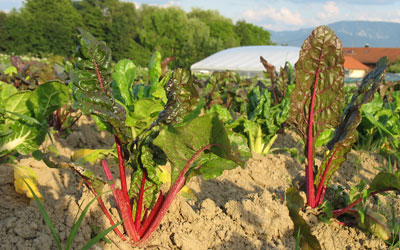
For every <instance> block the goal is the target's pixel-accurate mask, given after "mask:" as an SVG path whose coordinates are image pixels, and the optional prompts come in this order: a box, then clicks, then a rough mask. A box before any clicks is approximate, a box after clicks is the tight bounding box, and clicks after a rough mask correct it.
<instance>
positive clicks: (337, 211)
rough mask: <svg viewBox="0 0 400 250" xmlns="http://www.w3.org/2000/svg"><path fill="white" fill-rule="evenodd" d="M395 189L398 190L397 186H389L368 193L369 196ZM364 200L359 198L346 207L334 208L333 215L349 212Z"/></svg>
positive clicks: (337, 215)
mask: <svg viewBox="0 0 400 250" xmlns="http://www.w3.org/2000/svg"><path fill="white" fill-rule="evenodd" d="M393 190H397V189H395V188H387V189H382V190H378V191H374V192H372V193H370V194H369V195H368V197H370V196H372V195H375V194H379V193H383V192H386V191H393ZM362 200H363V198H362V197H361V198H358V199H357V200H355V201H353V202H352V203H351V204H350V205H348V206H347V207H345V208H342V209H338V210H333V217H339V216H340V215H342V214H344V213H347V212H349V210H350V209H352V208H353V207H354V206H355V205H357V204H358V203H360V202H361V201H362Z"/></svg>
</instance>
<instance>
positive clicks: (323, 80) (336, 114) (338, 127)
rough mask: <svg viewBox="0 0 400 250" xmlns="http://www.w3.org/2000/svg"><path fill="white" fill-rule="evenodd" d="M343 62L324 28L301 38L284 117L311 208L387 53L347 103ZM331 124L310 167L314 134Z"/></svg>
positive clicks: (342, 154)
mask: <svg viewBox="0 0 400 250" xmlns="http://www.w3.org/2000/svg"><path fill="white" fill-rule="evenodd" d="M343 63H344V58H343V54H342V46H341V42H340V41H339V39H338V38H337V37H336V35H335V34H334V32H333V31H332V30H331V29H330V28H328V27H326V26H320V27H318V28H316V29H315V30H314V31H313V32H312V34H311V36H310V37H309V38H308V39H307V40H305V42H304V44H303V46H302V48H301V51H300V57H299V60H298V62H297V63H296V65H295V69H296V86H295V88H294V90H293V92H292V94H291V106H290V117H289V120H288V122H290V123H291V124H292V125H293V126H294V127H295V129H296V131H297V132H298V134H299V135H300V136H301V138H302V139H303V141H304V142H305V150H304V152H305V154H306V158H307V165H306V193H307V204H308V205H309V206H311V207H312V208H315V207H317V206H318V205H320V204H321V203H322V201H323V198H324V194H325V190H326V187H327V185H328V183H329V180H330V179H331V178H332V176H333V174H334V173H335V172H336V171H337V170H338V169H339V167H340V166H341V165H342V163H343V162H344V161H345V159H346V156H347V154H348V153H349V151H350V150H351V147H352V145H353V143H354V142H355V141H356V140H357V130H356V128H357V126H358V124H359V123H360V121H361V114H360V109H361V106H362V105H363V104H364V103H367V102H369V101H371V100H372V98H373V95H374V93H375V91H376V90H377V88H378V86H379V83H380V81H381V78H382V76H383V73H384V70H385V68H386V63H387V59H386V58H383V59H381V60H380V61H379V62H378V64H377V66H376V68H375V69H374V70H373V71H371V72H370V73H369V74H368V75H367V76H366V77H364V79H363V80H362V83H361V86H360V87H359V89H358V90H357V91H356V93H355V94H354V95H353V97H352V99H351V101H350V104H349V105H348V106H347V107H345V103H346V101H345V97H344V94H343V88H344V66H343ZM332 128H334V129H335V132H334V135H333V137H332V139H331V140H330V141H329V142H328V143H327V145H326V150H325V154H324V159H323V160H322V163H321V165H320V166H319V167H316V166H315V156H316V145H315V143H316V140H317V138H318V137H319V136H320V135H321V133H323V132H324V131H325V130H329V129H332Z"/></svg>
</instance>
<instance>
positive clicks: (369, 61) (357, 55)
mask: <svg viewBox="0 0 400 250" xmlns="http://www.w3.org/2000/svg"><path fill="white" fill-rule="evenodd" d="M343 55H344V56H350V57H353V58H354V59H356V60H357V61H359V62H361V63H363V64H365V65H367V66H368V67H369V68H370V69H372V68H374V67H375V65H376V62H377V61H378V60H379V59H380V58H381V57H383V56H387V58H388V59H389V62H390V63H394V62H395V61H396V60H397V59H398V58H399V57H400V48H370V47H368V46H366V47H364V48H353V47H348V48H343Z"/></svg>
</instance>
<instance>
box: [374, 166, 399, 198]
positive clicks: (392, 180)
mask: <svg viewBox="0 0 400 250" xmlns="http://www.w3.org/2000/svg"><path fill="white" fill-rule="evenodd" d="M388 189H394V190H399V191H400V170H398V171H397V172H396V173H394V174H392V173H384V172H380V173H379V174H378V175H377V176H375V178H374V179H373V180H372V183H371V185H370V186H369V189H368V192H369V193H372V192H375V191H383V190H388Z"/></svg>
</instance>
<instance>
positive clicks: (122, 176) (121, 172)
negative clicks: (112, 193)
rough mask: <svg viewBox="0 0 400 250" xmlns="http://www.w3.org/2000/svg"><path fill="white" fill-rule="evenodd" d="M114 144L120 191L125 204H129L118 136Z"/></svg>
mask: <svg viewBox="0 0 400 250" xmlns="http://www.w3.org/2000/svg"><path fill="white" fill-rule="evenodd" d="M114 138H115V144H116V145H117V152H118V166H119V176H120V179H121V189H122V193H123V194H124V199H125V202H126V203H128V204H129V206H130V201H129V196H128V187H127V184H126V175H125V166H124V157H123V156H122V147H121V140H120V139H119V138H118V136H115V137H114Z"/></svg>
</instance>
